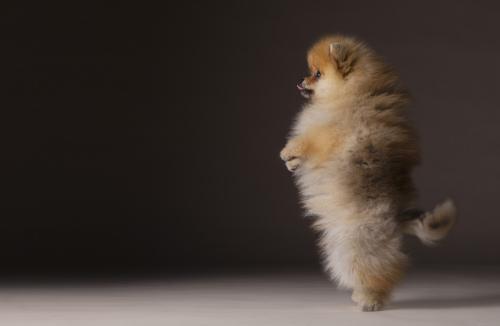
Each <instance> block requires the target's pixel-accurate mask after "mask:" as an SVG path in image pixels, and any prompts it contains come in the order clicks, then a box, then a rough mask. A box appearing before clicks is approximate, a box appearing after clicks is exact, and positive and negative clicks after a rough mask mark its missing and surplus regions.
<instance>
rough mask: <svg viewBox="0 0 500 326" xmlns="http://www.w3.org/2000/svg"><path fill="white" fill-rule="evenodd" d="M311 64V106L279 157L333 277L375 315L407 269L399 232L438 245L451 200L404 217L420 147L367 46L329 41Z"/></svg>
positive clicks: (394, 89)
mask: <svg viewBox="0 0 500 326" xmlns="http://www.w3.org/2000/svg"><path fill="white" fill-rule="evenodd" d="M308 64H309V68H310V70H311V76H309V77H306V78H305V79H304V81H303V82H302V84H301V85H299V87H300V88H301V90H302V92H303V93H304V95H307V96H308V97H309V101H308V102H307V103H306V104H305V106H304V108H303V110H302V111H301V112H300V113H299V115H298V116H297V119H296V121H295V123H294V125H293V126H292V131H291V133H290V137H289V141H288V143H287V145H286V146H285V148H284V149H283V150H282V151H281V154H280V155H281V158H282V159H283V160H284V161H285V162H286V165H287V168H288V169H289V170H291V171H293V172H294V176H295V180H296V182H297V186H298V188H299V190H300V193H301V200H302V204H303V206H304V208H305V210H306V212H307V214H308V215H312V216H314V218H315V222H314V227H315V228H316V229H317V230H319V231H320V232H321V234H322V237H321V240H320V247H321V250H322V253H323V256H324V261H325V268H326V270H327V271H328V273H329V275H330V276H331V278H332V279H334V280H336V281H337V282H338V284H339V285H340V286H342V287H345V288H349V289H353V296H352V298H353V300H354V301H356V302H357V303H358V304H359V306H360V308H361V309H362V310H365V311H374V310H379V309H381V308H382V306H383V305H384V303H385V302H386V301H387V299H388V298H389V295H390V293H391V291H392V289H393V287H394V286H395V285H396V283H397V282H398V280H399V279H400V278H401V276H402V274H403V272H404V268H405V266H406V264H407V257H406V255H405V254H404V253H403V252H402V251H401V242H402V235H403V232H405V233H409V234H414V235H416V236H418V237H419V238H420V239H421V240H422V241H423V242H424V243H428V244H430V243H435V242H436V241H437V240H440V239H442V238H443V237H444V236H445V235H446V234H447V233H448V231H449V229H450V228H451V226H452V225H453V222H454V216H455V208H454V206H453V204H452V202H451V201H448V202H446V203H444V204H443V205H441V206H438V207H437V208H436V209H435V210H434V211H433V212H431V213H426V214H424V215H420V216H418V218H416V219H415V218H413V219H409V220H405V219H401V218H400V216H404V214H405V212H406V211H407V210H408V209H412V208H414V201H415V198H416V191H415V189H414V186H413V183H412V180H411V170H412V168H413V167H414V166H416V165H417V164H418V162H419V148H418V143H417V138H416V135H415V133H414V131H413V129H412V127H411V125H410V123H409V121H408V119H407V117H406V113H405V106H406V104H407V102H408V96H407V93H406V91H405V90H404V89H403V88H402V87H401V85H400V84H399V79H398V77H397V75H396V74H395V73H394V72H393V71H392V70H391V69H390V68H389V67H388V66H387V65H385V64H384V63H383V62H382V60H380V58H379V57H377V56H376V55H375V54H374V52H373V51H372V50H370V49H369V48H368V47H367V46H365V45H364V44H363V43H361V42H359V41H357V40H355V39H353V38H349V37H343V36H331V37H326V38H324V39H322V40H320V41H319V42H318V43H316V44H315V45H314V46H313V47H312V48H311V50H310V51H309V53H308ZM318 71H319V72H320V74H321V76H320V77H319V78H318V77H317V73H318ZM433 227H434V228H433Z"/></svg>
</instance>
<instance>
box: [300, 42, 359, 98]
mask: <svg viewBox="0 0 500 326" xmlns="http://www.w3.org/2000/svg"><path fill="white" fill-rule="evenodd" d="M366 51H368V49H367V48H366V47H365V46H364V45H363V44H362V43H360V42H359V41H357V40H355V39H353V38H349V37H343V36H329V37H325V38H323V39H321V40H319V41H318V42H317V43H316V44H314V45H313V46H312V47H311V49H310V50H309V52H308V54H307V63H308V66H309V70H310V75H309V76H307V77H305V78H302V79H301V80H300V81H299V83H298V84H297V88H298V89H299V91H300V93H301V94H302V95H303V96H304V97H306V98H311V99H320V98H329V97H331V96H335V95H336V94H338V93H339V91H341V90H343V89H345V86H346V85H347V84H348V83H347V82H348V80H349V79H350V78H351V77H352V75H353V73H354V72H355V71H356V69H357V66H358V64H359V59H360V57H361V56H362V55H364V54H367V53H365V52H366Z"/></svg>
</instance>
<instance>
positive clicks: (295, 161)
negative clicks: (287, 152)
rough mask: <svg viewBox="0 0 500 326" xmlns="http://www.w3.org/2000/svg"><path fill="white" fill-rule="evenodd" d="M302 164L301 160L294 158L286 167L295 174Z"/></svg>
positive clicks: (287, 162)
mask: <svg viewBox="0 0 500 326" xmlns="http://www.w3.org/2000/svg"><path fill="white" fill-rule="evenodd" d="M301 163H302V161H301V160H300V158H293V159H291V160H288V161H286V163H285V165H286V168H287V169H288V171H290V172H294V171H295V170H297V168H298V167H299V166H300V164H301Z"/></svg>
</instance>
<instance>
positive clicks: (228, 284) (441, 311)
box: [0, 268, 500, 326]
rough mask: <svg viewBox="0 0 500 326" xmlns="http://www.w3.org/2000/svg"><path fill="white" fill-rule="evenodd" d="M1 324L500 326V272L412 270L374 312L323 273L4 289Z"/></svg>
mask: <svg viewBox="0 0 500 326" xmlns="http://www.w3.org/2000/svg"><path fill="white" fill-rule="evenodd" d="M0 325H23V326H29V325H37V326H41V325H51V326H54V325H72V326H73V325H74V326H79V325H109V326H111V325H141V326H146V325H164V326H165V325H185V326H188V325H218V326H220V325H231V326H244V325H252V326H265V325H287V326H290V325H301V326H304V325H335V326H342V325H371V326H376V325H384V326H390V325H409V326H411V325H440V326H443V325H500V274H499V270H498V269H496V270H492V269H490V270H482V271H481V272H478V271H475V272H471V271H464V270H461V269H458V268H457V269H455V270H453V271H450V270H448V271H439V272H437V271H434V272H419V273H417V272H414V273H412V274H411V275H409V276H408V277H407V278H406V279H405V281H404V282H403V283H402V284H401V286H400V287H399V288H398V289H397V291H396V292H395V295H394V299H393V303H392V304H391V305H389V306H388V307H387V308H386V310H384V311H382V312H373V313H366V312H365V313H363V312H359V311H357V310H356V308H355V307H354V306H353V305H352V303H351V302H350V299H349V294H348V293H347V292H345V291H340V290H337V289H335V288H334V287H333V286H332V285H331V284H330V283H328V282H327V281H326V280H325V279H324V276H323V275H320V274H301V275H281V274H274V275H272V276H265V277H264V276H245V277H243V276H231V277H207V278H184V279H180V280H175V281H173V280H171V281H168V282H161V283H160V282H147V283H128V284H126V283H124V284H121V285H120V284H115V285H100V286H88V285H87V286H79V287H76V286H75V287H73V286H57V287H46V286H36V287H31V286H17V287H5V288H3V289H1V290H0Z"/></svg>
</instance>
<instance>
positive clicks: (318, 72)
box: [314, 70, 321, 78]
mask: <svg viewBox="0 0 500 326" xmlns="http://www.w3.org/2000/svg"><path fill="white" fill-rule="evenodd" d="M314 77H316V78H320V77H321V72H320V71H319V70H318V71H316V74H315V75H314Z"/></svg>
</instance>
